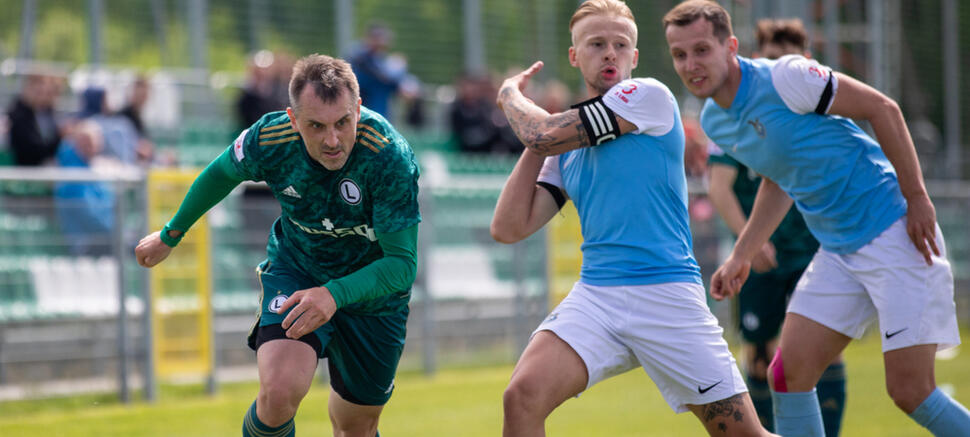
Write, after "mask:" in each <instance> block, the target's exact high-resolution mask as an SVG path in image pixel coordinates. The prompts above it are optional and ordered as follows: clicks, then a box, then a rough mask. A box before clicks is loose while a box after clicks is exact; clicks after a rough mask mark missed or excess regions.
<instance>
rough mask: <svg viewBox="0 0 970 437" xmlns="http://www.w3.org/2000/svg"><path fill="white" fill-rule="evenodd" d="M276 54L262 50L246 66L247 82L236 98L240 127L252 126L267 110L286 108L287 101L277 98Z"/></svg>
mask: <svg viewBox="0 0 970 437" xmlns="http://www.w3.org/2000/svg"><path fill="white" fill-rule="evenodd" d="M275 62H276V59H275V55H274V54H273V52H270V51H269V50H260V51H259V52H257V53H256V54H255V55H253V57H252V58H251V59H250V60H249V64H248V65H247V66H246V83H245V85H244V86H243V89H242V91H241V92H240V93H239V97H238V98H237V99H236V118H237V120H238V122H239V126H240V129H245V128H247V127H249V126H252V125H253V123H255V122H256V121H258V120H259V119H260V118H261V117H262V116H263V115H265V114H266V113H267V112H272V111H280V110H283V109H285V108H286V103H285V102H282V103H281V102H280V101H279V100H278V99H277V98H276V87H277V85H276V82H277V79H278V77H279V75H278V73H277V67H276V66H275Z"/></svg>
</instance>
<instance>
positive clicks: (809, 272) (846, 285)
mask: <svg viewBox="0 0 970 437" xmlns="http://www.w3.org/2000/svg"><path fill="white" fill-rule="evenodd" d="M792 314H798V315H800V316H802V318H805V319H809V320H812V321H814V322H816V323H817V324H819V325H822V326H824V327H827V328H829V329H830V330H832V331H835V332H838V333H841V334H842V335H844V336H847V337H851V338H856V339H858V338H862V335H863V334H864V333H865V331H866V328H867V327H868V326H869V325H870V324H872V322H874V321H875V320H876V307H875V306H874V305H873V303H872V299H871V298H870V297H869V294H868V293H867V291H866V287H865V284H864V283H863V282H862V281H860V279H859V277H858V276H857V275H856V274H855V272H853V271H852V269H851V266H849V265H847V264H846V262H845V259H844V255H839V254H836V253H832V252H829V251H826V250H824V249H820V250H819V251H818V252H817V253H816V254H815V257H814V258H812V262H811V263H810V264H809V265H808V267H807V268H806V269H805V271H804V273H802V275H801V279H800V280H799V281H798V285H797V286H796V287H795V292H794V293H793V294H792V296H791V302H789V304H788V312H787V314H786V318H785V322H784V324H783V325H782V334H781V335H782V336H784V335H785V330H786V329H788V330H789V336H790V337H791V335H792V334H795V335H796V336H797V334H798V332H792V331H791V329H790V328H788V320H789V319H791V317H792ZM794 339H797V337H792V338H790V341H791V340H794ZM781 347H782V349H784V347H785V344H784V341H783V342H782V345H781Z"/></svg>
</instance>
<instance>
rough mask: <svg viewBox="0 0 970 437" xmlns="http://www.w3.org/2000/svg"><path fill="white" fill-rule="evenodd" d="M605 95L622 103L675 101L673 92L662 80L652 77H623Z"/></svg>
mask: <svg viewBox="0 0 970 437" xmlns="http://www.w3.org/2000/svg"><path fill="white" fill-rule="evenodd" d="M606 96H608V97H612V98H614V99H618V100H620V101H621V102H624V103H632V102H638V103H646V102H652V101H655V100H659V101H672V102H675V101H676V99H674V93H672V92H671V91H670V88H667V85H664V83H663V82H661V81H659V80H657V79H654V78H652V77H635V78H631V79H624V80H622V81H620V82H619V83H617V84H616V85H613V87H611V88H610V89H609V91H607V92H606Z"/></svg>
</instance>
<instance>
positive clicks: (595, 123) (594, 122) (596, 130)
mask: <svg viewBox="0 0 970 437" xmlns="http://www.w3.org/2000/svg"><path fill="white" fill-rule="evenodd" d="M583 110H584V111H586V118H588V119H589V120H590V123H589V124H590V125H591V126H592V127H593V134H595V135H596V136H597V137H598V136H600V135H602V132H601V130H600V121H599V119H598V117H597V115H594V113H593V111H590V110H589V106H585V107H583Z"/></svg>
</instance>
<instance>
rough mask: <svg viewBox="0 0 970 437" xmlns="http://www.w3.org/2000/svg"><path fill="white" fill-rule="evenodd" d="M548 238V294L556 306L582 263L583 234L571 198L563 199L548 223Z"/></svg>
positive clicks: (575, 279)
mask: <svg viewBox="0 0 970 437" xmlns="http://www.w3.org/2000/svg"><path fill="white" fill-rule="evenodd" d="M547 241H548V243H547V244H548V247H547V250H548V254H549V256H548V257H547V259H548V260H549V266H548V278H549V289H550V293H551V296H550V298H549V302H550V304H551V305H552V306H553V307H555V306H556V305H558V304H559V302H562V300H563V299H564V298H565V297H566V295H567V294H569V290H572V288H573V284H574V283H575V282H576V281H578V280H579V270H580V268H581V267H582V265H583V253H582V251H580V246H582V244H583V234H582V232H581V231H580V226H579V215H578V213H577V212H576V207H575V206H574V205H573V203H572V202H566V204H565V205H563V207H562V211H560V214H559V215H558V216H557V217H553V218H552V220H551V221H550V223H549V238H548V239H547Z"/></svg>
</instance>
